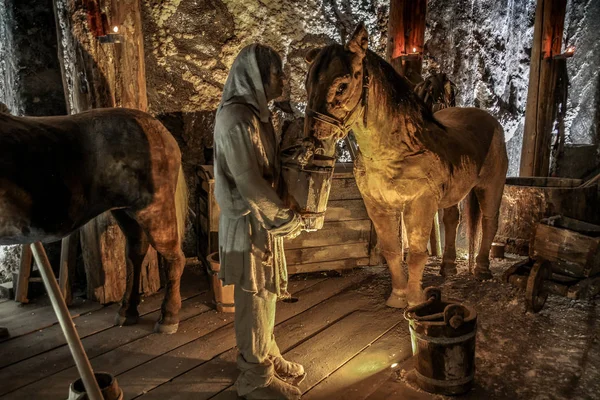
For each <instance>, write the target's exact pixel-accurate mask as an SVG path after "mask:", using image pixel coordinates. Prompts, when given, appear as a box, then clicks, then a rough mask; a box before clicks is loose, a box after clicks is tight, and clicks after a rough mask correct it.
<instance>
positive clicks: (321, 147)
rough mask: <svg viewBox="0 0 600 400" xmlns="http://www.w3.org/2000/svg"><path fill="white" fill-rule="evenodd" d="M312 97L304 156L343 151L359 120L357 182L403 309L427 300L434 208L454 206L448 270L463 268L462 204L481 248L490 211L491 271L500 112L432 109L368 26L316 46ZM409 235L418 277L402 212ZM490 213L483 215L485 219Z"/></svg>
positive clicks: (483, 263)
mask: <svg viewBox="0 0 600 400" xmlns="http://www.w3.org/2000/svg"><path fill="white" fill-rule="evenodd" d="M307 61H308V62H311V66H310V70H309V73H308V76H307V80H306V90H307V92H308V105H307V111H306V119H305V136H306V139H305V144H306V147H307V150H306V153H305V154H304V156H303V158H305V159H306V158H307V157H309V156H310V154H311V153H313V152H317V153H322V154H326V155H333V154H334V151H335V142H336V141H337V140H339V139H342V138H343V137H345V136H346V135H347V134H348V131H349V130H350V129H352V131H353V132H354V135H355V137H356V140H357V142H358V145H359V147H360V151H359V154H358V156H357V159H356V161H355V166H354V173H355V176H356V182H357V184H358V187H359V189H360V192H361V194H362V196H363V199H364V201H365V205H366V207H367V211H368V213H369V217H370V218H371V220H372V221H373V224H374V225H375V230H376V231H377V235H378V237H379V245H380V248H381V251H382V254H383V255H384V257H385V258H386V260H387V263H388V266H389V269H390V272H391V276H392V287H393V291H392V294H391V295H390V297H389V299H388V301H387V304H388V305H389V306H391V307H398V308H402V307H405V306H406V305H407V303H408V304H410V305H413V304H416V303H419V302H421V301H423V300H424V298H423V293H422V288H421V281H422V277H423V269H424V267H425V262H426V261H427V242H428V239H429V235H430V232H431V228H432V221H433V216H434V214H435V212H436V210H438V209H440V208H441V209H444V225H445V232H446V243H445V249H444V257H443V263H442V270H441V272H442V275H449V274H455V273H456V261H455V259H456V248H455V241H456V230H457V226H458V221H459V211H458V206H457V204H458V203H459V202H460V201H461V200H463V199H464V198H465V197H467V199H468V200H470V203H471V205H472V207H471V208H470V210H471V211H470V212H468V213H466V214H467V218H468V220H469V222H468V226H470V227H471V229H470V233H469V236H470V246H469V247H470V252H471V253H473V250H474V243H475V237H476V235H475V229H476V228H477V225H478V223H479V220H480V219H481V224H482V240H481V247H480V251H479V254H478V255H477V258H476V266H475V268H474V270H473V272H474V274H475V276H476V277H478V278H481V279H488V278H491V276H492V274H491V272H490V270H489V251H490V246H491V243H492V241H493V239H494V236H495V234H496V230H497V227H498V209H499V207H500V201H501V198H502V191H503V188H504V181H505V178H506V170H507V166H508V159H507V155H506V146H505V143H504V133H503V130H502V126H501V125H500V124H499V123H498V121H497V120H496V119H495V118H494V117H492V116H491V115H490V114H488V113H487V112H485V111H483V110H480V109H477V108H446V109H443V110H441V111H439V112H437V113H435V115H432V114H431V112H430V111H429V110H428V108H427V107H426V106H425V104H424V103H423V102H422V101H421V100H420V99H418V98H417V96H416V95H415V94H414V93H413V92H412V90H411V89H410V86H409V84H408V82H407V81H406V80H405V79H404V78H403V77H401V76H399V75H398V74H397V73H396V72H395V70H394V69H393V68H392V66H390V65H389V64H388V63H386V62H385V61H384V60H383V59H381V58H380V57H379V56H377V55H376V54H375V53H373V52H371V51H369V50H368V33H367V31H366V29H365V27H364V25H362V24H361V25H359V26H358V27H357V29H356V31H355V32H354V34H353V36H352V38H351V39H350V41H349V42H348V43H347V44H346V45H345V46H342V45H338V44H334V45H330V46H327V47H324V48H322V49H315V50H314V51H311V52H309V54H308V55H307ZM401 212H403V213H404V224H405V225H406V231H407V234H408V244H409V258H408V279H407V278H406V276H405V274H404V272H403V270H402V252H401V242H400V232H399V223H400V214H401ZM480 216H481V218H480Z"/></svg>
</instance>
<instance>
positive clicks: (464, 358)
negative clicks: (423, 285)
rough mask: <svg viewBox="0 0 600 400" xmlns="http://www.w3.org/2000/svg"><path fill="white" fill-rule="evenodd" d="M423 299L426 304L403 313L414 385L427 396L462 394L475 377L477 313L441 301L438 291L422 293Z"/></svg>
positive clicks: (427, 290)
mask: <svg viewBox="0 0 600 400" xmlns="http://www.w3.org/2000/svg"><path fill="white" fill-rule="evenodd" d="M425 296H426V298H428V300H427V301H426V302H424V303H421V304H418V305H416V306H414V307H411V308H408V309H407V310H406V311H405V312H404V318H406V319H407V320H408V322H409V327H410V336H411V342H412V351H413V355H415V356H416V358H417V360H416V367H415V371H414V372H415V378H416V382H417V385H418V386H419V387H420V388H421V389H423V390H425V391H427V392H430V393H436V394H443V395H457V394H461V393H465V392H467V391H469V390H470V389H471V387H472V385H473V378H474V375H475V336H476V333H477V313H476V312H475V309H474V308H473V307H471V306H468V305H466V304H462V303H460V302H458V301H455V300H449V299H446V300H444V301H442V295H441V292H440V290H439V289H438V288H433V287H430V288H427V289H425Z"/></svg>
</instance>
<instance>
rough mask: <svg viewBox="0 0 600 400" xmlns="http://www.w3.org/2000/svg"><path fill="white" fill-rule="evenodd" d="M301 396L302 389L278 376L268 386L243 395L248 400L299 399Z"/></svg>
mask: <svg viewBox="0 0 600 400" xmlns="http://www.w3.org/2000/svg"><path fill="white" fill-rule="evenodd" d="M300 397H302V392H301V391H300V389H298V388H297V387H296V386H292V385H290V384H289V383H286V382H284V381H283V380H281V379H279V378H278V377H276V376H274V377H273V378H272V379H271V382H270V383H269V384H268V385H267V386H265V387H261V388H257V389H254V390H253V391H251V392H250V393H248V394H246V395H244V396H243V398H245V399H247V400H298V399H300Z"/></svg>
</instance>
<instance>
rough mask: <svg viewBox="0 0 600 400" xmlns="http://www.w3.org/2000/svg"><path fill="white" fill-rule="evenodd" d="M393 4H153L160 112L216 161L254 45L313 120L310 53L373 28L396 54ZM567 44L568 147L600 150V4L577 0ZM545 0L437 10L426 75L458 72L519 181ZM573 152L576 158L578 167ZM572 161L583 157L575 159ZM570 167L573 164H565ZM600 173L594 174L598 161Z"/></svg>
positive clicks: (467, 100)
mask: <svg viewBox="0 0 600 400" xmlns="http://www.w3.org/2000/svg"><path fill="white" fill-rule="evenodd" d="M388 6H389V0H363V1H359V0H309V1H302V2H296V1H290V0H285V1H281V0H263V1H259V0H249V1H240V0H210V1H203V2H197V1H193V0H163V1H158V0H144V25H145V26H144V29H145V30H146V53H147V59H146V63H147V64H146V65H147V71H148V88H149V100H150V105H151V109H152V111H153V112H154V113H156V114H159V115H162V118H163V119H164V120H165V121H166V123H167V124H170V127H171V128H172V129H175V130H176V132H180V133H179V134H178V136H179V139H180V143H181V144H182V145H183V146H184V148H185V149H186V150H187V151H184V152H185V153H186V155H185V157H186V162H187V163H188V165H191V164H194V165H199V164H202V163H204V162H210V151H205V149H207V148H208V147H210V145H211V136H212V128H213V126H212V121H213V119H214V110H215V109H216V107H217V105H218V102H219V99H220V95H221V89H222V87H223V83H224V82H225V79H226V77H227V72H228V68H229V66H230V65H231V63H232V61H233V59H234V58H235V56H236V54H237V53H238V51H239V50H240V49H241V48H242V47H243V46H245V45H247V44H249V43H252V42H262V43H264V44H268V45H270V46H272V47H274V48H275V49H276V50H277V51H279V52H280V53H281V54H282V56H283V59H284V63H285V69H286V71H287V72H288V74H289V76H290V82H289V85H288V87H287V88H286V96H287V97H288V98H289V99H291V101H292V105H293V107H294V108H295V109H296V111H297V113H298V115H300V114H301V113H302V111H303V106H304V104H303V101H304V94H305V92H304V76H305V73H306V65H305V63H304V61H303V57H304V53H305V52H306V51H307V50H308V49H309V48H312V47H314V46H321V45H324V44H327V43H330V42H331V41H338V42H339V41H342V40H343V39H344V38H345V37H346V36H347V35H348V34H349V33H351V31H352V29H353V27H354V26H355V24H356V23H357V22H358V21H360V20H364V21H365V22H366V23H367V26H368V28H369V32H370V33H371V39H372V41H371V48H372V49H374V50H376V51H378V52H380V54H384V50H385V42H386V30H387V14H388ZM567 8H568V10H569V12H568V15H567V18H566V21H565V43H566V44H568V45H575V46H577V48H578V50H577V52H576V54H575V57H573V58H572V59H571V60H569V75H570V77H571V86H570V96H569V109H570V110H569V114H568V116H567V121H566V125H567V130H568V138H567V143H571V144H593V145H595V146H597V143H598V131H599V129H598V118H599V117H598V111H597V110H598V107H597V104H598V101H599V100H598V98H600V96H599V95H598V91H599V90H600V89H599V88H600V83H599V74H598V68H597V67H596V68H594V67H592V66H598V65H600V51H598V50H600V49H598V47H600V41H599V40H597V32H598V28H600V26H598V25H599V24H600V22H598V21H600V2H598V1H594V0H569V3H568V5H567ZM534 12H535V0H501V1H496V0H478V1H475V0H457V1H449V0H430V1H429V5H428V17H427V30H426V46H425V48H426V57H427V59H426V60H425V63H424V74H427V73H428V72H430V71H443V72H446V73H448V74H449V75H450V76H451V78H452V79H453V80H454V81H455V82H456V84H457V86H458V89H459V93H458V99H457V100H458V103H459V105H461V106H475V107H481V108H484V109H486V110H488V111H490V112H491V113H492V114H494V115H495V116H497V117H498V118H499V119H500V121H501V122H502V125H503V126H504V129H505V135H506V140H507V146H508V151H509V158H510V168H509V175H518V169H519V161H520V152H521V145H522V138H523V123H524V112H525V101H526V98H527V85H528V75H529V60H530V54H531V44H532V38H533V22H534ZM570 154H572V152H567V156H570ZM571 157H572V156H571ZM565 162H566V163H569V160H565ZM590 163H592V164H593V163H594V161H593V160H590Z"/></svg>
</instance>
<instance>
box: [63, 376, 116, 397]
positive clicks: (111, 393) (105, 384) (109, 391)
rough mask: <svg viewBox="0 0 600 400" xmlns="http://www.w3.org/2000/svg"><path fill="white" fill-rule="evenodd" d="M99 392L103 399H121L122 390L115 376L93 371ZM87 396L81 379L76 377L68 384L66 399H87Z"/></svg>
mask: <svg viewBox="0 0 600 400" xmlns="http://www.w3.org/2000/svg"><path fill="white" fill-rule="evenodd" d="M94 376H95V377H96V381H97V382H98V386H99V387H100V392H101V393H102V397H103V398H104V400H123V391H122V390H121V388H120V387H119V384H118V382H117V378H115V377H114V376H112V375H111V374H109V373H107V372H96V373H94ZM87 399H88V396H87V394H86V392H85V387H84V386H83V381H82V380H81V378H80V379H77V380H76V381H75V382H73V383H71V385H70V386H69V398H68V399H67V400H87Z"/></svg>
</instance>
